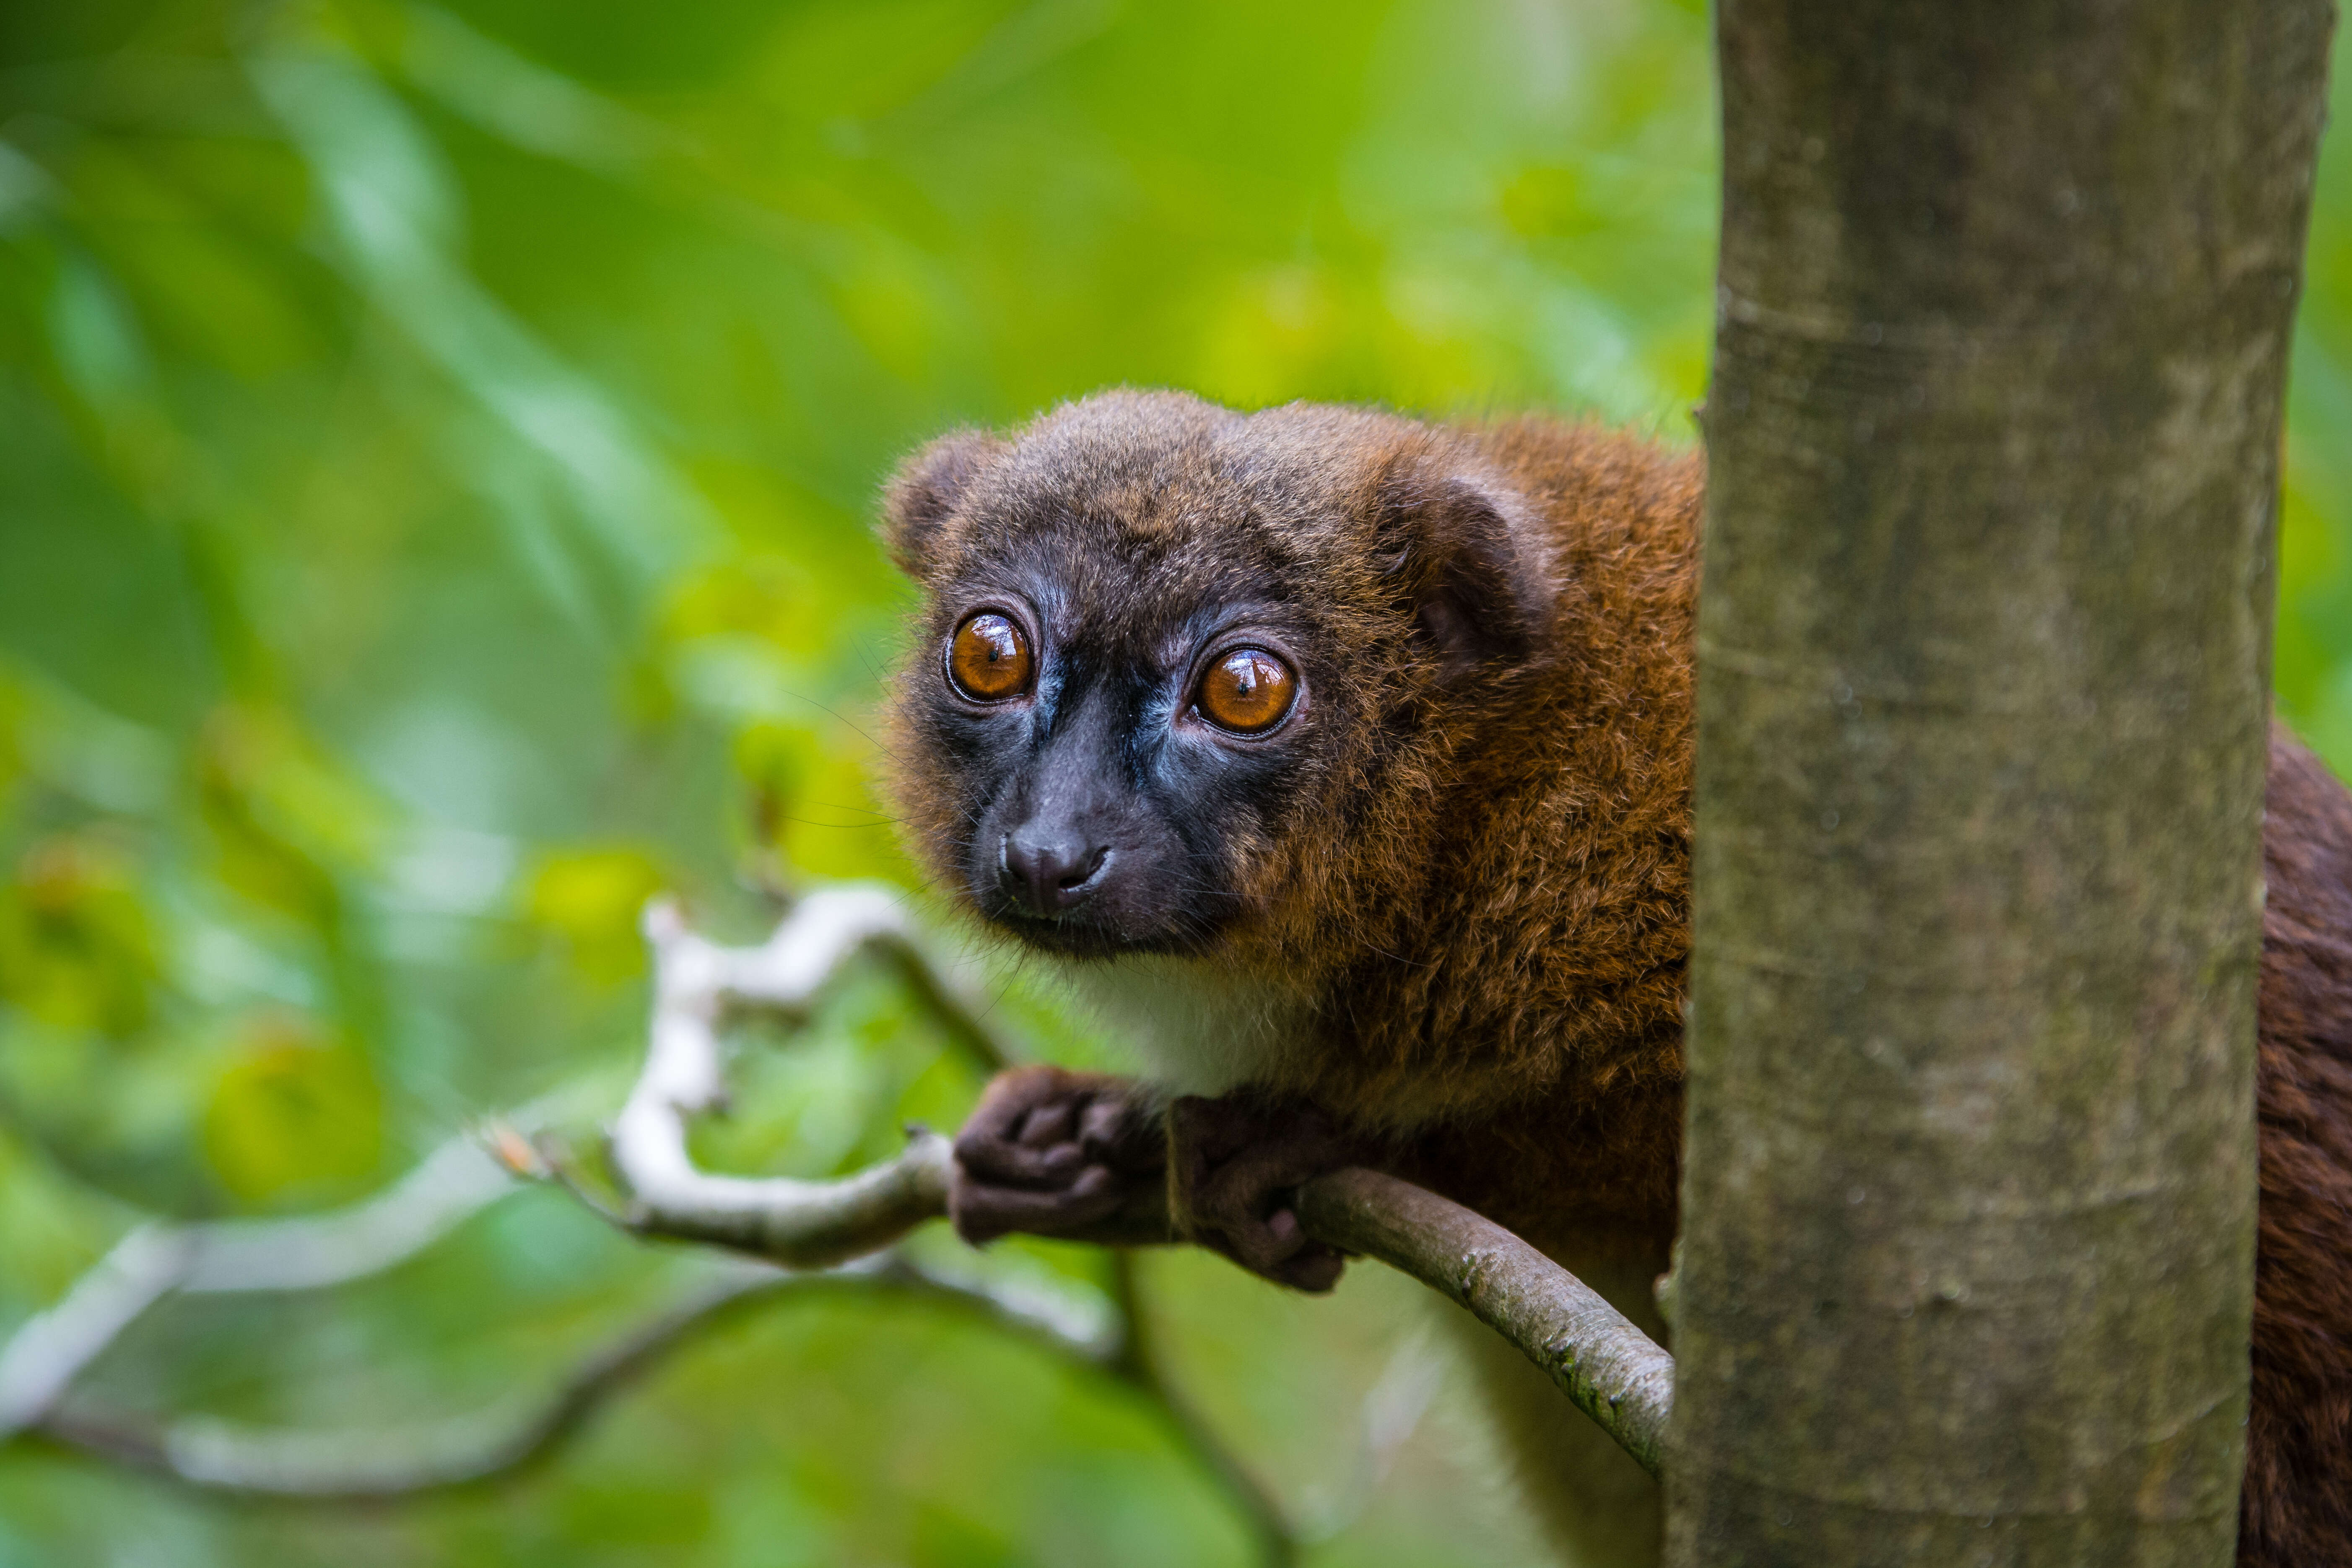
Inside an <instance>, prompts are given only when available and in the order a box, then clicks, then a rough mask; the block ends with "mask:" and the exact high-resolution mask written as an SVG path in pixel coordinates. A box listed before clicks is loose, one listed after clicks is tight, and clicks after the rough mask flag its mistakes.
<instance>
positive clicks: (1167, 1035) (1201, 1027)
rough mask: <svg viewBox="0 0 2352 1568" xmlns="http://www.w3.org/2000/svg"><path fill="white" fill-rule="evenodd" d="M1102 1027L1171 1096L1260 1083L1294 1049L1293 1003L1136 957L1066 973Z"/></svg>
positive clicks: (1296, 1009) (1164, 960) (1202, 972)
mask: <svg viewBox="0 0 2352 1568" xmlns="http://www.w3.org/2000/svg"><path fill="white" fill-rule="evenodd" d="M1072 979H1073V980H1074V981H1075V983H1076V989H1077V992H1078V994H1079V995H1080V996H1081V997H1083V998H1084V999H1085V1000H1086V1001H1087V1003H1089V1004H1090V1005H1092V1006H1093V1008H1094V1010H1095V1012H1096V1014H1097V1017H1098V1018H1099V1020H1100V1023H1101V1026H1102V1027H1103V1028H1104V1029H1106V1030H1107V1031H1108V1032H1109V1033H1110V1034H1111V1036H1112V1037H1114V1038H1116V1039H1118V1040H1120V1041H1123V1042H1127V1043H1130V1044H1132V1046H1133V1047H1135V1049H1136V1050H1137V1051H1138V1052H1139V1054H1140V1055H1141V1056H1142V1058H1143V1059H1144V1061H1145V1063H1146V1064H1147V1066H1148V1068H1149V1069H1150V1074H1151V1076H1152V1077H1153V1078H1154V1079H1157V1080H1158V1081H1160V1083H1162V1084H1164V1085H1165V1086H1166V1087H1167V1088H1168V1089H1170V1090H1171V1091H1172V1092H1174V1093H1177V1094H1202V1095H1218V1094H1223V1093H1225V1092H1226V1091H1227V1090H1229V1089H1236V1088H1239V1087H1240V1086H1241V1085H1243V1084H1245V1083H1251V1082H1255V1081H1257V1080H1260V1079H1265V1078H1266V1077H1267V1076H1268V1074H1269V1073H1270V1072H1271V1071H1272V1070H1273V1069H1274V1068H1276V1066H1277V1064H1278V1063H1279V1062H1280V1060H1281V1058H1282V1057H1283V1056H1284V1055H1285V1054H1286V1052H1288V1051H1291V1050H1295V1049H1297V1048H1298V1046H1299V1043H1300V1041H1301V1037H1302V1031H1301V1029H1300V1027H1299V1025H1300V1023H1301V1017H1300V1012H1301V1008H1300V1004H1299V1003H1298V1002H1297V1000H1296V999H1295V998H1293V997H1290V996H1287V995H1286V994H1280V993H1277V992H1273V991H1270V990H1268V989H1267V988H1266V987H1265V986H1264V985H1261V984H1251V983H1248V982H1245V981H1243V980H1241V979H1239V978H1237V977H1236V976H1234V974H1233V973H1231V972H1230V971H1228V970H1225V969H1224V968H1223V967H1222V966H1219V965H1213V964H1209V963H1202V962H1200V961H1198V960H1195V959H1185V958H1171V957H1163V956H1160V955H1156V954H1139V955H1132V956H1129V957H1124V958H1119V959H1115V960H1113V961H1112V962H1110V963H1088V964H1082V965H1079V966H1078V967H1077V968H1076V971H1075V973H1073V975H1072Z"/></svg>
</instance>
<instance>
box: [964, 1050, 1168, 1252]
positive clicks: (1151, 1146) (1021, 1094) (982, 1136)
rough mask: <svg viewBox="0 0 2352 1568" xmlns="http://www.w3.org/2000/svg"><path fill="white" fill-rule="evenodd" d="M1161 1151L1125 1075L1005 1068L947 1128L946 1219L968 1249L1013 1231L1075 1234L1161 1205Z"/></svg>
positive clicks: (1156, 1122)
mask: <svg viewBox="0 0 2352 1568" xmlns="http://www.w3.org/2000/svg"><path fill="white" fill-rule="evenodd" d="M1167 1157H1168V1156H1167V1139H1166V1135H1165V1133H1164V1132H1163V1131H1162V1130H1161V1127H1160V1119H1159V1117H1158V1115H1157V1114H1156V1113H1155V1112H1154V1110H1152V1108H1151V1107H1150V1103H1149V1102H1148V1100H1146V1098H1145V1096H1144V1094H1143V1093H1142V1091H1141V1089H1140V1088H1139V1086H1138V1085H1137V1084H1135V1083H1134V1082H1133V1081H1131V1080H1129V1079H1121V1078H1110V1077H1107V1076H1105V1075H1102V1074H1098V1073H1075V1072H1064V1071H1063V1070H1062V1069H1061V1068H1050V1067H1026V1068H1013V1069H1012V1070H1011V1071H1009V1072H1002V1073H999V1074H997V1075H996V1078H995V1079H994V1080H993V1081H992V1082H991V1083H990V1084H989V1086H988V1089H987V1091H986V1092H985V1093H983V1094H982V1096H981V1097H980V1104H979V1106H978V1108H977V1109H975V1110H973V1111H972V1113H971V1119H970V1120H969V1121H966V1122H965V1123H964V1125H963V1131H961V1132H960V1133H958V1134H957V1135H956V1142H955V1158H956V1168H955V1172H954V1174H953V1175H952V1176H951V1177H950V1180H949V1183H948V1217H949V1218H950V1220H952V1221H953V1222H954V1224H955V1227H956V1234H957V1235H959V1236H961V1237H963V1238H964V1239H965V1240H966V1241H968V1242H971V1243H972V1244H973V1245H974V1246H978V1245H979V1244H980V1243H982V1242H985V1241H993V1240H995V1239H996V1238H997V1237H1000V1236H1005V1235H1009V1234H1011V1233H1012V1232H1014V1231H1025V1232H1027V1233H1029V1234H1031V1235H1034V1236H1075V1235H1079V1234H1081V1233H1085V1232H1088V1231H1092V1230H1095V1229H1097V1228H1098V1227H1101V1226H1106V1225H1108V1224H1112V1223H1113V1222H1116V1221H1118V1219H1119V1218H1120V1217H1121V1216H1122V1215H1130V1214H1135V1213H1139V1212H1142V1211H1147V1210H1156V1209H1157V1208H1158V1207H1159V1206H1160V1205H1161V1204H1163V1203H1164V1202H1165V1196H1164V1194H1165V1187H1166V1181H1167V1178H1166V1167H1167Z"/></svg>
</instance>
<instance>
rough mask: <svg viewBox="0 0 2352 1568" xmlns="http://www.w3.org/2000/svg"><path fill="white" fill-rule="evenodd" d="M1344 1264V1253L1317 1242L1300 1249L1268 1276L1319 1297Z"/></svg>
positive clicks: (1334, 1279) (1335, 1278) (1345, 1262)
mask: <svg viewBox="0 0 2352 1568" xmlns="http://www.w3.org/2000/svg"><path fill="white" fill-rule="evenodd" d="M1347 1267H1348V1257H1347V1254H1345V1253H1343V1252H1341V1251H1339V1249H1338V1248H1337V1247H1326V1246H1324V1245H1323V1244H1322V1243H1321V1242H1319V1241H1318V1242H1313V1243H1310V1244H1309V1245H1307V1246H1306V1247H1301V1248H1299V1250H1298V1251H1297V1253H1296V1254H1294V1255H1293V1256H1292V1257H1291V1258H1289V1259H1288V1260H1287V1261H1286V1262H1285V1263H1283V1264H1282V1266H1281V1267H1280V1268H1277V1269H1276V1271H1275V1272H1274V1273H1273V1274H1271V1275H1269V1276H1268V1278H1269V1279H1275V1280H1276V1281H1278V1282H1280V1283H1282V1284H1285V1285H1287V1286H1289V1287H1290V1288H1291V1289H1294V1290H1304V1291H1307V1293H1308V1294H1310V1295H1316V1296H1319V1295H1321V1294H1323V1292H1325V1291H1326V1290H1328V1289H1331V1287H1333V1286H1334V1285H1337V1284H1338V1283H1339V1276H1340V1274H1341V1273H1342V1272H1344V1271H1345V1270H1346V1268H1347Z"/></svg>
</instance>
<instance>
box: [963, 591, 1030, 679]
mask: <svg viewBox="0 0 2352 1568" xmlns="http://www.w3.org/2000/svg"><path fill="white" fill-rule="evenodd" d="M1029 674H1030V658H1029V639H1028V638H1026V637H1023V636H1022V635H1021V628H1020V627H1019V626H1014V625H1013V619H1012V617H1011V616H1000V615H998V614H997V613H996V612H995V611H993V610H983V611H982V612H981V613H980V614H979V615H976V616H972V617H971V618H970V619H969V620H967V621H965V622H964V624H963V625H961V626H958V627H956V632H955V636H954V637H951V638H950V639H949V642H948V679H949V680H950V681H951V682H953V683H954V685H955V689H957V690H958V691H961V692H962V693H963V694H964V695H965V696H966V697H969V698H971V700H973V701H975V702H1002V701H1003V700H1005V699H1006V698H1008V697H1018V696H1020V695H1021V693H1023V692H1024V691H1025V690H1027V689H1029Z"/></svg>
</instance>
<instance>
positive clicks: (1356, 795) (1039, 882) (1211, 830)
mask: <svg viewBox="0 0 2352 1568" xmlns="http://www.w3.org/2000/svg"><path fill="white" fill-rule="evenodd" d="M884 510H885V521H884V533H885V538H886V540H887V544H888V546H889V549H890V552H891V554H892V556H893V557H894V558H895V559H896V560H897V561H898V564H899V565H900V566H901V567H902V568H903V569H904V570H905V571H907V572H908V574H909V575H911V576H912V577H913V578H914V579H915V580H916V582H917V583H919V584H920V585H921V587H922V590H923V594H924V609H923V613H922V616H921V620H920V622H919V627H920V629H919V633H918V637H917V647H916V649H915V652H914V656H913V657H912V658H910V659H909V660H908V663H907V664H906V666H905V668H903V669H902V671H901V672H900V675H899V677H898V686H897V691H896V694H895V699H894V704H893V716H892V729H893V731H894V741H893V746H894V750H895V751H896V752H897V768H898V781H897V787H898V796H899V803H900V805H901V807H902V809H903V811H904V813H905V816H906V820H907V823H908V826H909V828H910V829H911V833H912V837H913V838H914V841H915V843H916V845H917V847H918V850H919V853H920V854H921V855H922V857H923V858H925V859H926V860H928V862H929V867H930V869H931V871H932V872H933V874H934V875H935V876H936V877H937V878H938V879H940V882H941V883H942V884H943V885H944V886H945V887H946V888H947V889H950V891H951V892H953V893H954V894H956V895H957V896H959V897H960V898H961V900H967V901H968V902H969V903H970V904H971V907H972V908H973V909H974V910H977V911H978V912H979V913H980V914H981V915H982V917H983V918H984V919H986V920H987V921H991V922H992V923H994V924H996V925H998V926H1000V927H1003V928H1004V929H1007V930H1009V931H1013V933H1015V934H1017V935H1018V936H1020V937H1022V938H1023V939H1024V940H1026V941H1028V942H1032V943H1034V944H1035V945H1037V946H1039V947H1042V948H1046V949H1049V950H1052V951H1055V952H1063V953H1069V954H1075V955H1081V956H1101V955H1108V954H1113V953H1118V952H1190V953H1201V952H1210V951H1213V950H1224V951H1228V952H1230V951H1233V950H1234V949H1235V948H1236V947H1237V946H1243V947H1246V946H1252V945H1255V946H1259V947H1266V946H1269V945H1270V946H1271V947H1272V948H1273V949H1275V950H1277V951H1278V950H1281V949H1283V948H1286V947H1288V948H1292V949H1294V950H1295V948H1296V946H1297V941H1298V940H1300V939H1302V938H1303V937H1304V936H1305V935H1306V934H1307V931H1308V930H1309V928H1320V929H1321V930H1322V931H1326V932H1328V931H1329V930H1330V929H1331V924H1332V922H1331V919H1330V916H1331V914H1332V912H1333V910H1334V908H1335V900H1337V901H1338V903H1339V904H1360V903H1361V902H1362V901H1363V900H1364V899H1366V898H1368V897H1370V898H1377V897H1379V896H1380V893H1379V890H1378V889H1377V888H1376V887H1375V884H1377V883H1378V882H1379V881H1380V880H1381V879H1380V878H1379V877H1378V876H1377V875H1374V874H1371V872H1370V871H1368V868H1377V867H1378V866H1380V865H1382V864H1394V863H1398V862H1399V861H1400V860H1401V859H1402V858H1408V856H1409V852H1408V851H1407V850H1406V848H1405V845H1406V842H1407V841H1409V840H1412V839H1414V838H1416V837H1423V836H1425V834H1426V832H1427V831H1428V826H1429V822H1430V820H1431V819H1433V817H1434V816H1436V815H1438V814H1440V813H1442V812H1443V811H1444V808H1445V806H1446V801H1445V799H1444V790H1445V788H1446V785H1447V782H1448V766H1447V761H1448V758H1449V757H1451V756H1453V755H1454V754H1455V753H1456V752H1458V751H1459V749H1460V747H1461V743H1462V742H1463V739H1464V737H1465V733H1467V732H1468V731H1466V730H1465V726H1475V723H1476V722H1477V721H1478V718H1479V716H1480V715H1481V714H1492V713H1495V712H1496V711H1497V710H1498V703H1499V702H1500V701H1501V700H1502V699H1503V698H1504V697H1505V695H1506V694H1507V691H1508V689H1510V687H1511V686H1512V685H1513V684H1514V676H1515V674H1516V672H1517V671H1518V670H1520V669H1521V668H1524V667H1525V666H1526V665H1527V664H1528V662H1529V661H1530V659H1531V658H1534V657H1535V656H1536V655H1537V654H1538V650H1539V649H1540V647H1541V646H1542V644H1543V641H1544V638H1545V634H1546V631H1547V629H1548V626H1549V617H1550V616H1551V615H1552V613H1553V612H1552V592H1551V589H1550V586H1549V566H1548V563H1547V559H1546V555H1545V551H1544V548H1543V545H1542V542H1541V539H1540V533H1541V530H1540V528H1539V527H1538V524H1537V522H1536V520H1535V518H1534V514H1533V512H1532V510H1531V509H1530V508H1529V506H1528V502H1527V501H1526V500H1524V499H1523V498H1521V497H1520V496H1518V495H1517V494H1516V493H1514V492H1513V491H1512V490H1511V489H1509V488H1508V487H1507V485H1506V484H1504V483H1503V482H1502V481H1501V480H1500V479H1498V478H1497V477H1496V475H1495V474H1493V473H1492V472H1491V471H1490V470H1489V469H1488V468H1486V466H1485V465H1484V463H1483V462H1482V459H1481V458H1480V457H1479V455H1478V453H1477V450H1476V448H1475V447H1474V446H1473V445H1472V444H1471V443H1470V442H1469V441H1468V440H1467V439H1466V438H1465V437H1462V436H1461V435H1459V434H1458V433H1454V432H1449V431H1445V430H1442V429H1438V428H1434V427H1432V426H1423V425H1420V424H1417V423H1414V422H1412V421H1410V420H1407V419H1403V418H1400V417H1397V416H1390V415H1384V414H1379V413H1374V412H1370V411H1365V410H1360V409H1351V408H1339V407H1328V406H1318V405H1307V404H1295V405H1289V406H1286V407H1282V408H1274V409H1268V410H1265V412H1262V413H1258V414H1254V415H1246V416H1244V415H1241V414H1236V413H1233V412H1231V411H1229V410H1226V409H1222V408H1218V407H1215V406H1213V405H1210V404H1206V403H1202V402H1201V401H1200V400H1198V399H1196V398H1192V397H1189V396H1185V395H1179V394H1173V393H1137V392H1126V391H1118V392H1109V393H1104V394H1100V395H1096V396H1093V397H1089V398H1087V399H1085V400H1084V401H1082V402H1078V403H1074V404H1068V405H1064V406H1062V407H1060V408H1057V409H1055V410H1054V411H1053V412H1051V413H1049V414H1046V415H1045V416H1041V417H1040V418H1038V419H1037V420H1035V421H1034V423H1032V424H1030V425H1029V426H1026V427H1024V428H1023V429H1021V430H1019V431H1017V432H1015V433H1013V434H1012V435H1010V436H1008V437H996V436H992V435H988V434H984V433H982V432H978V431H967V432H962V433H959V434H955V435H950V436H948V437H942V438H941V439H940V440H938V441H935V442H933V443H932V444H931V445H930V446H929V447H925V448H924V449H923V450H922V451H920V452H919V453H918V454H916V455H915V457H914V458H911V459H910V460H909V461H908V463H907V464H906V465H905V467H904V468H901V469H900V470H899V472H898V475H897V476H896V477H895V478H894V479H892V480H891V482H890V485H889V487H888V490H887V495H886V499H885V505H884Z"/></svg>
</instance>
